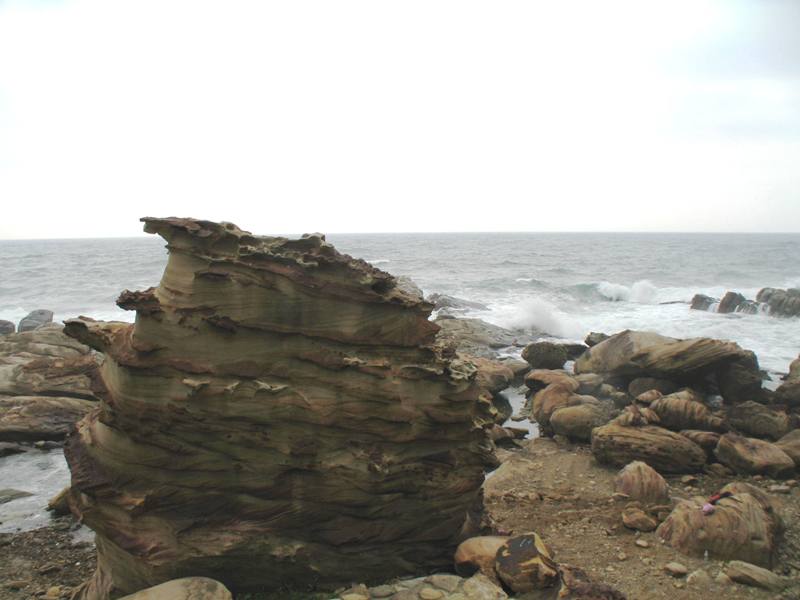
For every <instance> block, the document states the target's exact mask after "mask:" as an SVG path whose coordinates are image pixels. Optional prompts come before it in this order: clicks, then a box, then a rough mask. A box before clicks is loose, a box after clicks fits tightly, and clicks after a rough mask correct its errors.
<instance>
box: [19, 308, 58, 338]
mask: <svg viewBox="0 0 800 600" xmlns="http://www.w3.org/2000/svg"><path fill="white" fill-rule="evenodd" d="M52 322H53V311H52V310H45V309H41V308H40V309H38V310H32V311H31V312H29V313H28V315H27V316H26V317H23V319H22V320H21V321H20V322H19V327H17V331H19V332H20V333H22V332H24V331H33V330H34V329H38V328H39V327H42V326H43V325H47V324H48V323H52Z"/></svg>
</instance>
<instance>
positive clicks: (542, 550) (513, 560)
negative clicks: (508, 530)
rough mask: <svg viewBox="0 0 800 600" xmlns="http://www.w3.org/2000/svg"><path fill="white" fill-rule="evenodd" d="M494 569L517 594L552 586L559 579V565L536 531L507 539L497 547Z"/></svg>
mask: <svg viewBox="0 0 800 600" xmlns="http://www.w3.org/2000/svg"><path fill="white" fill-rule="evenodd" d="M495 570H496V571H497V574H498V576H499V577H500V580H501V581H502V582H503V583H504V584H505V585H506V586H508V588H509V589H511V590H512V591H513V592H515V593H517V594H524V593H526V592H530V591H533V590H540V589H544V588H549V587H553V586H554V585H556V583H558V581H559V574H558V566H557V565H556V563H555V562H553V559H552V557H551V554H550V551H549V550H548V548H547V546H545V544H544V542H543V541H542V539H541V538H540V537H539V535H538V534H536V533H528V534H525V535H518V536H515V537H512V538H510V539H508V540H507V541H506V542H505V543H504V544H503V545H502V546H501V547H500V549H499V550H498V551H497V557H496V559H495Z"/></svg>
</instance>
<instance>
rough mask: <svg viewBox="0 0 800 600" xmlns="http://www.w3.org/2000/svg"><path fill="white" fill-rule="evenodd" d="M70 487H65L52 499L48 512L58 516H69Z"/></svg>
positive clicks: (48, 504)
mask: <svg viewBox="0 0 800 600" xmlns="http://www.w3.org/2000/svg"><path fill="white" fill-rule="evenodd" d="M69 492H70V488H69V486H67V487H65V488H64V489H63V490H61V491H60V492H59V493H58V494H56V495H55V496H53V497H52V498H51V499H50V502H48V503H47V510H49V511H52V512H54V513H55V514H56V515H68V514H69V512H70V511H69Z"/></svg>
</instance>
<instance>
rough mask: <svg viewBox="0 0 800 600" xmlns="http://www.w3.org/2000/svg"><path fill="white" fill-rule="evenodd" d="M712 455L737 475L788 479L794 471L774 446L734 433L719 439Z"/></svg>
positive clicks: (793, 466)
mask: <svg viewBox="0 0 800 600" xmlns="http://www.w3.org/2000/svg"><path fill="white" fill-rule="evenodd" d="M714 454H715V455H716V457H717V459H718V460H719V462H721V463H722V464H723V465H726V466H728V467H730V468H731V469H733V470H734V471H735V472H737V473H744V474H749V475H769V476H770V477H789V476H790V475H791V474H792V472H793V471H794V469H795V465H794V461H793V460H792V459H791V458H790V457H789V455H788V454H786V453H785V452H784V451H783V450H781V449H780V448H779V447H778V446H776V445H775V444H771V443H769V442H765V441H764V440H758V439H755V438H746V437H744V436H741V435H738V434H735V433H726V434H725V435H723V436H722V437H720V438H719V443H718V444H717V447H716V449H715V450H714Z"/></svg>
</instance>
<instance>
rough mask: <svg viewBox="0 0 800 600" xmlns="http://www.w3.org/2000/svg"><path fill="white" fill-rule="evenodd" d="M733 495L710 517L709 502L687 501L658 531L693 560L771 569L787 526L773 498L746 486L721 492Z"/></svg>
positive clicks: (678, 506) (701, 498)
mask: <svg viewBox="0 0 800 600" xmlns="http://www.w3.org/2000/svg"><path fill="white" fill-rule="evenodd" d="M728 491H729V492H731V493H732V494H733V495H732V496H730V497H728V498H722V499H721V500H719V501H718V502H717V503H716V505H715V509H714V511H713V512H712V513H710V514H705V513H704V512H703V510H702V509H703V504H705V502H706V499H705V498H703V497H701V496H697V497H694V498H690V499H689V500H683V501H682V502H680V503H679V504H678V505H677V506H676V507H675V509H674V510H673V511H672V513H670V515H669V516H668V517H667V519H666V520H665V521H664V522H663V523H662V524H661V526H660V527H659V528H658V531H657V532H656V534H657V535H658V536H659V537H660V538H661V539H662V540H664V541H665V542H666V543H667V544H669V545H670V546H672V547H673V548H675V549H676V550H678V551H679V552H682V553H683V554H686V555H689V556H696V557H698V558H699V557H702V556H704V554H705V552H706V551H707V552H708V556H709V557H710V558H712V559H714V560H731V559H736V560H745V561H748V562H752V563H755V564H758V565H763V566H770V564H771V563H772V560H773V559H774V557H775V553H776V550H777V542H778V539H779V536H780V534H781V532H782V531H783V523H782V521H781V519H780V517H779V516H778V513H777V512H776V507H775V506H774V505H773V504H772V501H771V500H770V499H769V497H768V496H767V495H766V494H764V493H763V492H762V491H761V490H759V489H758V488H755V487H754V486H751V485H748V484H745V483H738V482H737V483H734V484H729V485H727V486H725V487H724V488H722V490H720V492H728Z"/></svg>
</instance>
